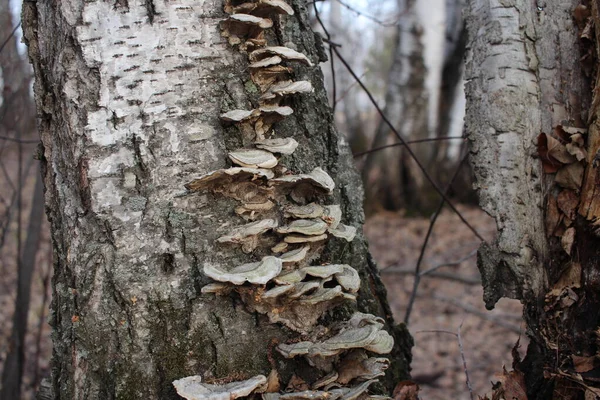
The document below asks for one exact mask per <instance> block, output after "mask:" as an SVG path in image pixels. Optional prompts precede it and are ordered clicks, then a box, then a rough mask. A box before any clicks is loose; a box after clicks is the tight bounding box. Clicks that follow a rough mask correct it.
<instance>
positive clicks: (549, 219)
mask: <svg viewBox="0 0 600 400" xmlns="http://www.w3.org/2000/svg"><path fill="white" fill-rule="evenodd" d="M561 218H562V214H561V213H560V212H559V211H558V205H557V204H556V199H555V198H554V196H552V195H550V196H548V205H547V207H546V235H547V236H551V235H553V234H554V233H555V231H556V228H557V227H558V224H559V223H560V220H561Z"/></svg>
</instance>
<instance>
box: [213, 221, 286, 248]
mask: <svg viewBox="0 0 600 400" xmlns="http://www.w3.org/2000/svg"><path fill="white" fill-rule="evenodd" d="M277 225H278V224H277V221H275V220H274V219H263V220H260V221H256V222H251V223H249V224H246V225H243V226H239V227H237V228H234V229H233V230H232V231H231V232H230V233H229V234H228V235H225V236H221V237H220V238H218V239H217V242H219V243H234V244H241V245H242V250H243V251H244V252H245V253H250V252H252V251H253V250H254V249H255V248H256V247H257V246H258V240H259V239H258V236H259V235H261V234H263V233H265V232H267V231H268V230H271V229H274V228H276V227H277Z"/></svg>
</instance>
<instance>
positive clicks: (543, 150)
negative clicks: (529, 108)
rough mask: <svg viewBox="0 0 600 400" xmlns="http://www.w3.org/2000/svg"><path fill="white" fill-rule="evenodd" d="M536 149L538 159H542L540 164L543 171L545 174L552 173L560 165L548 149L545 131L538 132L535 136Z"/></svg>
mask: <svg viewBox="0 0 600 400" xmlns="http://www.w3.org/2000/svg"><path fill="white" fill-rule="evenodd" d="M537 150H538V155H539V156H540V159H541V160H542V166H543V168H544V172H545V173H547V174H553V173H555V172H556V171H558V169H559V168H560V167H561V163H560V162H559V161H558V160H557V159H555V158H554V157H552V156H551V155H550V153H549V151H548V136H547V135H546V134H545V133H543V132H542V133H540V134H539V135H538V137H537Z"/></svg>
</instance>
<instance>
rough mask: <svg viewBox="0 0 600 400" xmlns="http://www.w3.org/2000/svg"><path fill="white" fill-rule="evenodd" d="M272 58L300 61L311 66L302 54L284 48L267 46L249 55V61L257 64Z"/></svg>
mask: <svg viewBox="0 0 600 400" xmlns="http://www.w3.org/2000/svg"><path fill="white" fill-rule="evenodd" d="M273 56H278V57H280V58H283V59H285V60H289V61H300V62H302V63H304V64H306V65H308V66H310V67H312V65H313V64H312V62H310V60H309V59H308V57H306V55H304V54H303V53H300V52H298V51H296V50H293V49H290V48H289V47H284V46H269V47H263V48H260V49H257V50H254V51H253V52H252V53H250V61H252V62H257V61H260V60H263V59H264V58H268V57H273Z"/></svg>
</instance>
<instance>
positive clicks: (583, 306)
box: [466, 0, 600, 399]
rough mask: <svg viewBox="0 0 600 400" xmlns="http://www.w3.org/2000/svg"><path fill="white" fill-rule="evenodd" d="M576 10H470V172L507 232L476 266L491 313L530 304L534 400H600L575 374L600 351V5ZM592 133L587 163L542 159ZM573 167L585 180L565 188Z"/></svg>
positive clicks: (483, 1)
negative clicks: (599, 80)
mask: <svg viewBox="0 0 600 400" xmlns="http://www.w3.org/2000/svg"><path fill="white" fill-rule="evenodd" d="M579 3H580V2H579V1H565V2H539V1H538V2H537V3H536V2H531V1H519V0H511V1H504V0H471V1H470V2H469V9H468V11H467V23H468V29H469V36H470V37H469V43H470V54H469V55H468V61H467V72H466V78H467V98H468V106H467V116H466V125H467V132H468V134H469V139H470V145H471V146H470V150H471V162H472V165H473V168H474V172H475V178H476V187H477V189H478V193H479V197H480V203H481V205H482V207H483V208H484V209H485V210H486V211H487V212H488V213H489V214H490V215H491V216H493V217H494V218H495V219H496V224H497V228H498V235H497V238H496V240H495V242H494V243H489V244H484V245H483V246H482V248H481V250H480V252H479V262H478V263H479V269H480V271H481V275H482V279H483V285H484V300H485V302H486V305H487V306H488V308H493V306H494V304H495V303H496V302H497V301H498V299H500V298H501V297H510V298H517V299H520V300H521V301H522V302H523V304H524V315H525V320H526V322H527V327H528V329H527V334H528V336H529V337H530V339H531V342H530V345H529V348H528V354H527V357H526V358H525V360H524V361H523V363H519V362H518V361H519V360H515V361H516V369H517V370H519V371H520V372H521V373H524V377H525V383H526V386H527V394H528V398H529V399H546V398H570V399H571V398H572V399H579V398H581V399H583V398H584V396H585V398H593V396H594V395H596V396H597V395H598V394H599V393H600V391H598V390H597V389H594V388H593V386H596V387H597V383H593V382H594V381H591V382H592V383H590V381H589V380H587V379H588V376H587V375H586V374H581V375H578V373H580V372H581V369H580V367H579V366H577V365H575V364H576V360H577V359H576V358H577V357H582V358H583V359H588V358H589V357H592V358H593V357H594V356H595V354H596V353H597V352H598V343H597V333H596V332H595V331H596V330H597V328H598V323H599V312H598V310H599V308H600V307H599V306H600V302H599V297H598V287H599V286H598V278H597V277H598V276H599V274H598V272H599V270H598V268H599V267H598V265H599V264H598V260H599V257H598V248H599V246H598V245H599V240H598V236H597V235H596V234H594V233H593V230H594V229H593V223H592V222H593V221H594V220H595V218H597V215H596V216H593V217H591V216H590V215H589V214H588V213H587V211H588V209H586V208H585V199H586V198H589V196H590V195H591V192H590V191H594V190H595V189H594V188H595V187H597V181H596V182H595V183H590V176H595V174H596V173H597V172H596V171H597V164H594V162H593V159H594V153H595V150H594V143H595V142H594V141H595V140H596V139H594V137H595V136H594V133H593V132H594V129H596V128H595V126H596V124H597V122H596V121H597V120H596V114H595V113H596V110H595V109H594V108H591V109H590V106H591V103H592V102H591V97H592V96H591V94H592V87H593V86H592V85H591V78H592V77H593V74H595V73H596V70H597V67H596V66H595V64H594V63H596V62H597V61H596V60H597V58H595V57H596V50H595V49H594V46H591V45H590V44H591V43H593V42H594V41H595V40H596V39H595V38H594V34H593V32H594V29H596V32H597V29H598V28H597V27H598V25H597V22H596V21H598V20H594V19H593V18H591V19H590V10H591V9H594V10H595V7H596V5H595V3H594V5H593V6H591V5H589V4H588V5H587V6H586V5H585V4H579ZM590 32H591V33H590ZM596 34H597V33H596ZM590 49H591V50H590ZM586 60H587V61H586ZM586 64H587V65H589V66H591V67H590V68H588V69H587V70H586ZM594 92H595V91H594ZM588 116H589V121H588ZM588 122H591V123H592V125H591V126H590V133H589V136H587V138H586V141H587V144H586V145H584V147H583V148H584V149H585V150H586V151H587V157H581V159H578V160H577V161H573V160H574V158H573V160H567V161H563V162H556V160H555V159H553V158H552V156H549V155H546V154H545V153H543V152H542V150H543V149H544V146H543V145H542V144H541V143H542V142H541V141H540V140H539V138H538V136H540V134H541V133H542V132H543V133H544V134H545V135H544V136H541V137H548V136H552V135H553V136H554V137H555V138H556V140H557V142H555V143H558V145H556V146H555V145H554V144H553V145H552V147H555V149H554V150H556V149H558V148H563V149H564V148H565V147H568V146H569V145H570V146H573V145H572V144H571V143H569V140H570V139H569V134H565V133H564V132H563V129H571V131H570V132H573V130H575V131H577V132H585V128H587V127H588ZM561 132H562V133H561ZM584 153H585V152H584ZM567 158H569V157H567ZM571 167H575V168H574V169H575V170H579V171H581V172H580V175H579V176H578V177H577V173H574V175H573V176H574V179H573V180H570V181H565V180H563V179H562V178H561V174H563V175H564V172H565V171H570V170H572V169H571ZM552 168H554V169H552ZM583 171H585V173H584V172H583ZM582 175H585V176H586V181H585V182H586V183H584V185H583V186H581V176H582ZM586 185H587V186H586ZM580 200H581V201H580ZM578 213H579V214H580V215H581V216H578V215H577V214H578ZM590 217H591V218H590ZM560 299H562V300H560ZM552 393H554V395H553V394H552ZM552 396H555V397H552ZM589 396H592V397H589Z"/></svg>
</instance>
